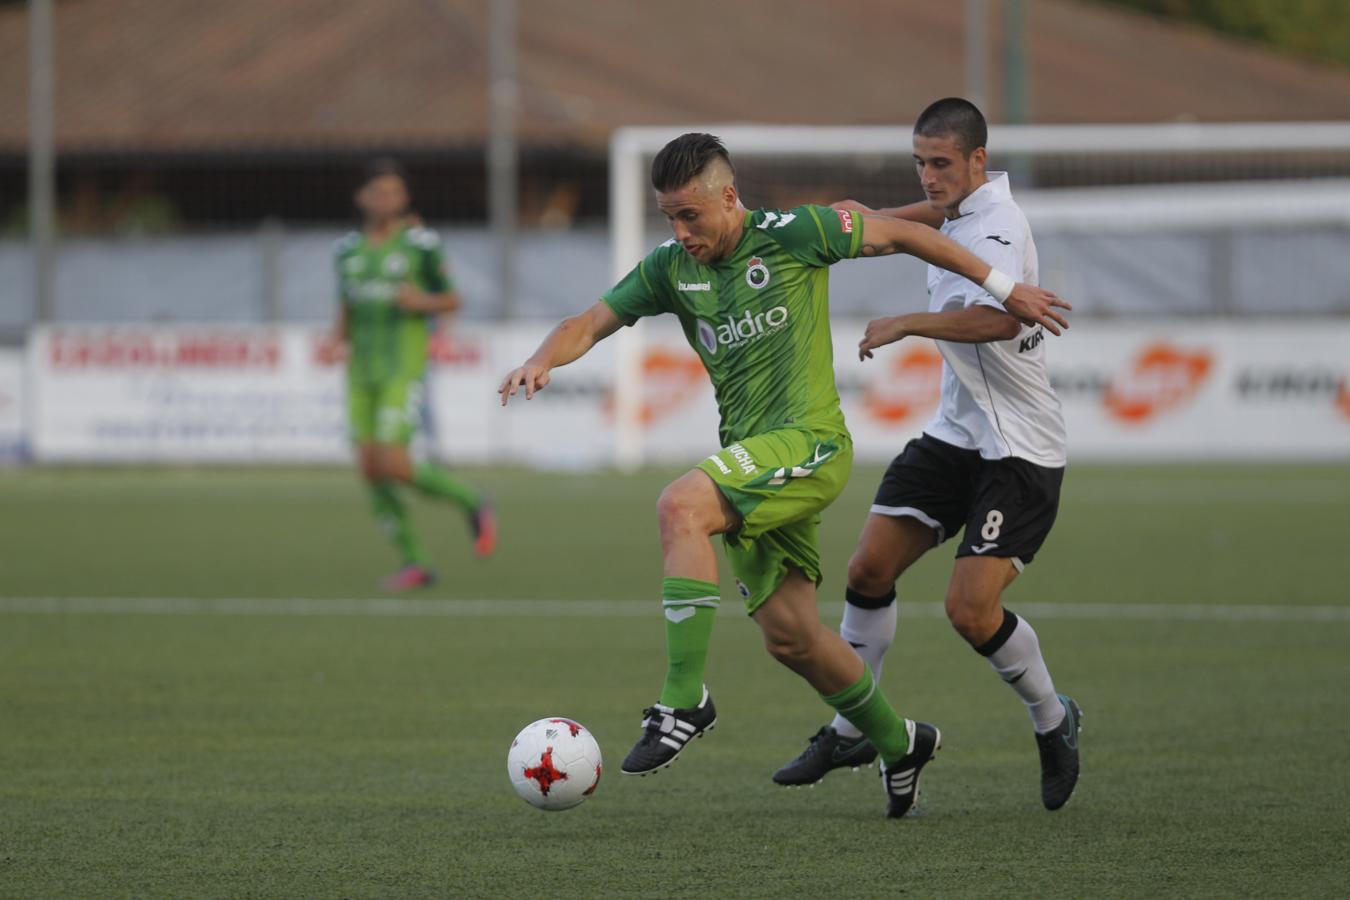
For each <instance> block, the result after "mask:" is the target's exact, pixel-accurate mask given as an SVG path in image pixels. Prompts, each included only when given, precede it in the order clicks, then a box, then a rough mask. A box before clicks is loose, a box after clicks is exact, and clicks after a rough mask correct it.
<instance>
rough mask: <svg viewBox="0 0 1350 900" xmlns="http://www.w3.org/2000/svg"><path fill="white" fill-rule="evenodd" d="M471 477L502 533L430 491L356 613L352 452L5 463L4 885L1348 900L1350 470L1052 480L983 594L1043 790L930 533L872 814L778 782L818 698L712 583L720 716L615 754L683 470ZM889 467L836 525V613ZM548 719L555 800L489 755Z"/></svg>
mask: <svg viewBox="0 0 1350 900" xmlns="http://www.w3.org/2000/svg"><path fill="white" fill-rule="evenodd" d="M468 474H469V477H471V478H472V479H474V480H476V481H477V482H478V483H480V484H481V485H483V486H485V487H487V488H488V489H489V490H490V491H492V493H493V494H494V495H495V497H496V498H497V502H498V506H499V509H500V512H501V517H502V525H503V541H502V548H501V552H500V553H499V555H498V556H497V558H495V559H494V560H492V561H491V562H488V563H476V562H473V561H471V560H470V559H469V556H468V553H467V547H466V540H465V534H464V528H463V525H462V523H461V522H460V521H459V519H458V518H457V517H456V516H455V515H454V514H453V513H450V512H448V511H446V510H443V509H440V508H437V507H434V506H431V505H429V504H426V503H418V504H417V505H416V508H415V511H416V514H417V521H418V523H419V525H420V526H421V527H422V530H423V532H424V534H425V536H426V539H427V542H428V544H429V545H431V546H433V547H435V548H436V550H437V556H438V558H439V560H440V564H441V570H442V574H443V578H444V580H443V582H442V584H441V585H440V586H439V587H438V588H437V589H436V590H434V591H433V592H431V593H429V594H427V595H424V596H425V601H423V600H421V599H419V600H418V601H416V602H414V603H409V604H401V605H395V606H388V607H381V606H377V605H373V604H371V603H369V602H354V603H345V604H344V603H341V602H340V601H341V600H343V599H351V600H356V601H361V600H363V598H372V597H376V596H378V595H377V594H376V592H375V590H374V588H373V585H374V584H375V582H376V581H377V579H378V578H379V576H381V575H382V574H384V573H385V572H386V571H387V570H388V569H389V568H390V567H391V562H392V555H391V553H390V551H389V550H388V549H387V547H386V546H385V545H384V543H383V540H382V538H381V537H380V536H379V535H378V533H377V531H376V529H375V526H374V524H373V522H372V520H371V518H370V516H369V515H368V513H367V510H366V504H365V500H364V497H363V495H362V493H361V491H360V490H359V488H358V486H357V485H356V483H355V482H354V480H353V479H352V477H351V476H350V475H349V474H347V473H345V472H337V471H311V470H296V471H284V470H269V471H237V470H232V471H199V470H165V471H145V470H129V471H85V470H72V471H61V470H41V469H36V470H18V471H10V472H2V473H0V547H3V548H4V549H3V556H2V557H0V896H5V897H24V898H29V897H41V898H46V897H94V896H97V897H117V896H127V897H242V896H252V897H370V896H390V897H405V896H435V897H466V896H508V897H517V896H518V897H528V896H559V897H594V896H643V897H646V896H652V897H659V896H737V897H761V896H776V897H784V896H820V895H830V896H839V897H884V896H897V895H901V894H903V895H906V896H920V897H926V896H1016V897H1097V896H1122V897H1140V896H1153V895H1167V896H1206V897H1229V896H1261V897H1269V896H1297V897H1310V896H1338V895H1339V896H1344V894H1345V891H1346V881H1345V879H1346V875H1347V872H1348V871H1350V849H1348V848H1350V818H1348V817H1347V813H1346V809H1347V805H1350V762H1348V761H1347V753H1346V750H1347V747H1348V746H1350V724H1347V712H1348V711H1350V708H1348V707H1347V704H1346V701H1345V696H1346V686H1347V683H1348V682H1350V652H1347V644H1348V642H1350V591H1348V590H1347V588H1346V581H1347V576H1350V567H1348V566H1347V563H1346V559H1347V551H1346V549H1345V543H1344V542H1345V536H1346V527H1347V525H1350V468H1347V467H1332V466H1324V467H1301V468H1266V467H1195V468H1186V467H1183V468H1089V467H1078V468H1075V469H1073V470H1071V471H1070V473H1069V475H1068V477H1067V479H1066V482H1065V493H1064V505H1063V510H1062V513H1061V516H1060V520H1059V523H1058V525H1057V526H1056V530H1055V533H1054V534H1053V535H1052V537H1051V540H1050V542H1049V544H1048V545H1047V547H1046V549H1045V550H1044V551H1043V553H1042V555H1041V556H1039V557H1038V559H1037V562H1036V564H1035V565H1033V566H1032V567H1031V568H1030V569H1029V570H1028V572H1027V574H1026V575H1025V576H1024V577H1023V578H1022V579H1020V580H1019V582H1018V583H1017V584H1016V585H1014V587H1013V588H1012V590H1011V591H1010V593H1009V595H1008V598H1007V599H1008V605H1009V606H1010V607H1011V608H1013V609H1018V608H1022V609H1023V610H1024V611H1032V612H1031V614H1030V615H1029V616H1028V618H1030V619H1031V620H1032V621H1033V622H1034V624H1035V625H1036V627H1037V630H1038V631H1039V632H1040V635H1041V641H1042V645H1043V647H1044V649H1045V652H1046V656H1047V659H1048V660H1049V662H1050V666H1051V670H1052V672H1053V673H1054V675H1055V676H1056V681H1057V686H1058V687H1060V688H1061V689H1063V690H1066V691H1068V692H1070V693H1073V694H1074V695H1075V696H1076V697H1077V698H1078V699H1079V700H1080V702H1081V703H1082V705H1083V707H1084V710H1085V713H1086V718H1085V723H1086V725H1085V731H1084V734H1083V747H1084V750H1083V754H1084V773H1085V774H1084V776H1083V781H1082V782H1081V784H1080V787H1079V792H1078V794H1077V795H1076V796H1075V798H1074V801H1073V802H1072V803H1071V804H1070V805H1069V806H1068V807H1067V808H1066V809H1064V810H1063V811H1061V812H1059V813H1054V814H1051V813H1047V812H1045V811H1044V810H1043V809H1041V808H1040V804H1039V798H1038V784H1037V778H1038V769H1037V762H1036V752H1035V748H1034V744H1033V742H1032V739H1031V734H1030V729H1029V724H1028V722H1027V719H1026V714H1025V712H1024V711H1023V709H1022V706H1021V703H1020V702H1019V701H1018V700H1017V699H1016V697H1015V696H1014V695H1013V694H1012V693H1011V692H1010V691H1008V690H1007V688H1005V687H1004V686H1002V685H1001V684H1000V683H999V682H998V681H997V680H996V679H995V677H994V676H993V675H992V674H991V672H990V671H989V668H988V665H987V664H986V663H985V662H984V661H983V660H981V659H980V658H979V657H977V656H976V655H975V654H973V653H972V652H971V651H970V650H968V649H967V648H966V647H965V646H964V644H963V643H962V642H961V641H960V640H959V639H958V638H957V637H956V636H955V635H954V634H953V633H952V632H951V630H950V628H949V627H948V626H947V624H946V623H945V621H944V620H942V619H941V618H940V616H939V615H938V614H937V611H936V607H935V604H936V603H938V602H939V601H940V600H941V598H942V593H943V585H944V582H945V578H946V574H947V571H948V569H949V567H950V563H951V554H952V552H954V549H953V548H952V547H951V546H948V547H945V548H943V549H940V550H939V551H937V552H935V553H932V554H930V555H929V557H928V558H927V559H925V560H924V561H923V562H922V563H921V564H920V566H919V567H918V568H917V570H916V571H915V572H913V573H911V575H910V576H907V580H906V582H905V583H904V584H903V585H902V589H901V598H902V603H904V604H906V605H905V606H902V612H901V630H900V635H899V637H898V639H897V644H896V647H895V648H894V649H893V650H892V653H891V656H890V658H889V662H888V664H887V667H886V670H885V675H884V683H885V687H886V688H887V690H888V692H889V694H890V695H891V697H892V699H893V700H894V701H895V702H896V704H897V706H898V707H899V708H900V709H901V711H902V712H903V713H904V714H907V715H910V716H914V717H921V718H925V719H928V720H930V721H933V722H936V723H938V724H939V725H940V726H941V727H942V729H943V732H944V750H943V755H942V756H941V757H939V759H938V761H937V762H936V763H934V764H933V766H932V767H930V768H929V769H927V770H926V773H925V781H924V796H923V799H922V801H921V804H920V814H919V815H916V816H914V817H911V818H909V819H905V820H902V821H898V822H890V821H886V820H884V819H883V818H882V816H881V812H882V807H883V805H884V799H883V796H882V793H881V789H880V786H879V785H878V784H877V779H876V775H875V772H874V771H873V772H869V773H867V774H866V775H850V774H849V773H837V774H834V775H831V776H830V777H829V778H827V779H826V781H825V782H824V783H822V784H821V785H819V786H818V787H816V788H815V789H813V790H807V791H794V792H788V791H783V790H781V789H778V788H776V787H775V786H774V785H773V784H772V783H771V782H770V781H769V775H770V774H771V773H772V771H773V770H774V769H775V768H776V767H777V766H778V765H779V764H780V763H781V762H783V761H784V760H785V759H787V758H788V757H790V756H792V755H795V753H796V752H797V751H798V750H799V749H800V748H801V746H802V744H803V742H804V740H805V739H806V737H807V736H809V735H810V734H811V733H812V732H813V731H814V730H815V728H816V727H818V726H819V725H820V724H822V723H823V722H824V721H826V719H827V716H828V712H829V711H828V709H827V708H826V707H825V706H824V705H823V704H822V703H820V701H819V700H818V699H817V698H816V697H815V696H814V695H813V694H812V692H811V691H810V690H809V689H808V688H807V687H806V686H805V685H804V684H803V683H801V682H799V681H798V680H797V679H796V678H795V676H792V675H791V674H790V673H788V672H787V671H786V670H783V669H781V668H780V667H778V666H777V664H776V663H774V662H773V661H772V660H771V659H770V658H769V657H768V655H767V654H765V653H764V652H763V650H762V649H761V648H760V645H759V640H758V632H757V629H756V628H755V627H754V625H753V623H751V622H749V621H748V620H746V619H745V618H744V617H743V616H742V615H741V614H740V613H739V611H738V610H737V609H736V606H735V604H734V602H728V603H727V604H726V606H725V607H724V609H723V611H722V613H721V615H720V619H719V622H718V626H717V631H716V634H715V638H714V646H713V650H712V657H711V663H710V671H709V681H710V684H711V686H712V687H713V690H714V692H715V695H716V697H717V702H718V707H719V711H720V713H721V722H720V724H719V725H718V728H717V730H716V731H715V732H714V733H713V734H712V735H711V736H710V737H709V738H708V739H707V740H705V741H702V742H701V743H699V744H698V745H696V746H695V747H694V748H692V749H691V750H690V752H689V753H688V754H686V757H685V758H683V759H681V761H680V762H679V764H678V765H676V766H675V767H674V768H672V769H671V770H669V771H667V772H663V773H661V774H660V775H658V776H656V777H655V778H647V779H641V780H639V779H623V778H621V777H620V776H619V775H618V772H617V769H618V762H619V760H620V759H621V758H622V756H623V754H624V752H626V750H627V748H628V746H629V745H630V744H631V742H632V741H633V740H634V739H635V738H636V737H637V734H638V718H639V711H640V710H641V708H642V707H643V706H645V705H647V704H648V703H650V702H651V701H652V700H653V699H654V698H655V692H656V691H657V690H658V688H659V685H660V680H661V675H662V672H663V654H664V645H663V630H662V625H661V619H660V615H659V612H658V609H657V605H656V600H657V597H656V593H657V591H658V589H659V573H660V569H659V553H658V547H657V544H656V534H655V526H654V514H653V511H652V504H653V501H654V500H655V497H656V494H657V493H658V491H659V490H660V487H661V485H662V483H663V481H664V480H665V479H666V478H668V477H669V476H670V475H671V474H673V473H671V472H647V473H642V474H639V475H634V476H629V477H617V476H601V475H579V474H540V473H525V472H518V471H507V470H491V471H478V472H470V473H468ZM878 475H879V472H878V471H877V470H875V469H860V470H859V471H857V472H856V473H855V476H854V480H853V482H852V485H851V487H850V488H849V490H848V491H847V492H846V494H845V495H844V497H843V498H842V499H841V500H840V501H839V503H837V504H836V505H835V507H834V508H833V509H832V510H831V511H830V512H829V513H827V516H826V521H825V525H824V528H823V538H824V543H825V548H824V549H825V559H826V564H827V578H826V583H825V585H824V587H823V593H822V596H823V598H824V600H823V602H822V614H823V616H824V617H825V618H826V619H827V620H828V621H831V622H836V621H837V618H838V614H839V609H840V598H841V596H842V591H843V583H842V577H843V571H844V564H845V562H846V560H847V558H848V554H849V552H850V550H851V548H852V544H853V541H854V539H855V537H856V534H857V529H858V526H859V524H860V522H861V520H862V517H863V515H864V512H865V510H866V508H867V504H868V502H869V500H870V494H871V491H872V488H873V486H874V484H875V482H876V479H877V477H878ZM727 596H728V597H729V598H730V597H734V596H735V595H734V593H732V592H730V591H728V592H727ZM51 598H109V599H106V600H100V601H97V602H94V601H78V602H76V601H61V600H57V599H51ZM147 598H151V599H153V598H160V599H165V600H169V601H173V602H171V603H166V604H163V605H162V608H160V609H158V610H157V611H156V610H155V609H153V608H152V607H149V606H147V605H146V604H145V600H146V599H147ZM215 598H221V600H222V602H220V603H218V604H213V603H203V602H192V601H194V600H212V599H215ZM239 599H244V600H257V601H264V602H262V603H256V604H250V603H241V602H236V601H237V600H239ZM297 599H312V600H314V601H315V603H313V604H298V603H295V602H294V601H295V600H297ZM288 601H289V602H288ZM484 601H493V602H484ZM541 601H542V602H541ZM586 601H601V602H598V603H589V604H588V603H587V602H586ZM569 603H570V604H572V605H568V604H569ZM1197 607H1198V608H1197ZM1234 607H1243V608H1247V609H1246V613H1245V614H1243V610H1242V609H1234ZM1307 607H1314V609H1308V608H1307ZM1094 612H1097V613H1100V615H1094V614H1093V613H1094ZM1338 698H1339V699H1338ZM551 714H563V715H569V716H573V717H575V718H577V719H579V720H581V721H582V722H584V723H585V724H586V725H588V726H589V727H590V728H591V730H592V731H593V732H594V733H595V734H596V736H597V737H598V739H599V740H600V744H601V747H602V748H603V750H604V752H605V754H606V762H607V768H608V772H607V774H606V775H605V778H604V780H603V781H602V783H601V785H600V789H599V791H598V792H597V794H596V796H595V797H594V798H593V799H592V800H591V801H590V802H588V803H587V804H585V805H584V806H582V807H580V808H579V809H576V810H573V811H570V812H566V813H558V814H547V813H542V812H537V811H535V810H533V809H531V808H529V807H528V806H526V805H525V804H523V803H521V802H520V800H518V799H517V798H516V796H515V795H514V793H513V792H512V791H511V788H510V786H509V784H508V782H507V778H506V772H505V754H506V749H507V745H508V744H509V742H510V739H511V737H512V735H514V733H515V731H516V730H517V729H518V728H519V727H520V726H522V725H524V724H525V723H526V722H529V721H531V720H533V719H535V718H538V717H540V716H543V715H551Z"/></svg>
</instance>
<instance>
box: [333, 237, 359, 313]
mask: <svg viewBox="0 0 1350 900" xmlns="http://www.w3.org/2000/svg"><path fill="white" fill-rule="evenodd" d="M359 240H360V238H359V236H358V235H357V234H356V233H355V232H353V233H351V234H347V235H344V236H343V237H341V238H340V239H339V240H338V241H337V243H336V244H334V245H333V277H334V278H335V279H336V286H337V290H336V294H337V300H338V303H339V304H341V305H343V306H348V305H350V304H351V303H352V301H353V299H354V298H352V297H350V296H348V294H347V278H346V274H347V257H348V256H350V255H351V253H352V251H353V250H355V249H356V245H357V243H358V242H359Z"/></svg>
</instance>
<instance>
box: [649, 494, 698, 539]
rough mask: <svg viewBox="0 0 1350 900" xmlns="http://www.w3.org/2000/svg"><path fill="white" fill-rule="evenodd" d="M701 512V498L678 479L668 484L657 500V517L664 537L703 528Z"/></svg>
mask: <svg viewBox="0 0 1350 900" xmlns="http://www.w3.org/2000/svg"><path fill="white" fill-rule="evenodd" d="M701 513H702V509H701V504H700V502H699V498H698V497H697V496H696V495H695V493H694V492H693V491H691V490H689V488H688V487H686V486H685V485H684V484H682V483H680V482H678V481H677V482H675V483H673V484H669V485H666V489H665V490H664V491H662V492H661V496H660V497H659V498H657V501H656V519H657V521H658V522H659V523H660V526H661V535H662V537H666V536H668V535H674V534H682V533H686V532H692V531H699V530H700V529H701V528H702V522H701Z"/></svg>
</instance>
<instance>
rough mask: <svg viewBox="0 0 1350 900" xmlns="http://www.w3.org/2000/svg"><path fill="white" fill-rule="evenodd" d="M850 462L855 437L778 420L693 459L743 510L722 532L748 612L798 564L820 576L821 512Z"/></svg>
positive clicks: (817, 579) (807, 573)
mask: <svg viewBox="0 0 1350 900" xmlns="http://www.w3.org/2000/svg"><path fill="white" fill-rule="evenodd" d="M852 467H853V440H852V438H850V437H849V436H848V434H847V433H846V432H845V433H833V434H817V433H815V432H812V431H810V430H808V429H805V428H780V429H777V430H775V431H769V432H765V433H764V434H757V435H754V436H753V437H748V438H746V439H745V440H743V441H740V442H738V443H735V444H732V445H731V446H730V447H725V448H723V449H722V450H719V451H717V452H716V453H714V454H713V455H712V456H710V457H708V458H707V459H705V460H704V461H703V462H701V463H699V466H698V468H699V471H702V472H705V473H707V475H708V477H710V478H712V480H713V481H714V482H715V483H716V484H717V488H718V490H720V491H721V492H722V495H723V496H724V497H726V498H727V500H728V501H729V502H730V503H731V505H732V506H734V507H736V511H737V512H739V513H740V514H741V527H740V528H738V529H737V530H736V531H734V532H732V533H730V534H727V535H724V536H723V542H724V543H725V544H726V552H727V561H728V562H730V563H731V571H732V574H734V575H735V576H736V586H737V588H739V589H740V592H741V597H742V598H743V599H744V600H745V607H746V611H747V612H749V613H753V612H754V611H755V610H756V609H758V608H759V607H760V606H761V605H762V604H763V603H764V601H765V600H768V599H769V596H770V595H771V594H772V593H773V592H774V591H776V590H778V587H779V585H781V584H782V583H783V579H784V578H786V577H787V574H788V570H789V569H793V568H795V569H798V570H800V571H801V572H802V574H804V575H805V576H806V577H807V578H810V579H812V580H813V581H815V583H816V584H820V548H819V546H818V541H817V536H816V528H817V526H818V525H819V524H820V513H821V511H822V510H823V509H825V507H827V506H829V505H830V504H831V503H833V502H834V500H835V498H836V497H838V496H839V492H840V491H842V490H843V489H844V485H845V484H846V483H847V482H848V475H849V471H850V470H851V469H852Z"/></svg>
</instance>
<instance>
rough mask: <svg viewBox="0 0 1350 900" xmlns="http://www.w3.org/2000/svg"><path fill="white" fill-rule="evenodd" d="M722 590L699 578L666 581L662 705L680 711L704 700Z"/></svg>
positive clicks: (662, 596)
mask: <svg viewBox="0 0 1350 900" xmlns="http://www.w3.org/2000/svg"><path fill="white" fill-rule="evenodd" d="M720 601H721V591H720V590H718V588H717V585H715V584H712V583H711V582H707V581H699V580H698V579H696V578H666V579H664V580H663V581H662V582H661V605H662V606H663V607H665V611H666V660H667V664H668V668H667V669H666V684H665V687H663V688H661V704H662V705H663V706H670V707H674V708H676V709H681V708H684V709H687V708H688V707H691V706H698V704H699V701H701V700H702V699H703V665H704V663H705V662H707V659H708V642H709V641H710V640H712V627H713V619H714V618H716V615H717V604H718V603H719V602H720Z"/></svg>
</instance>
